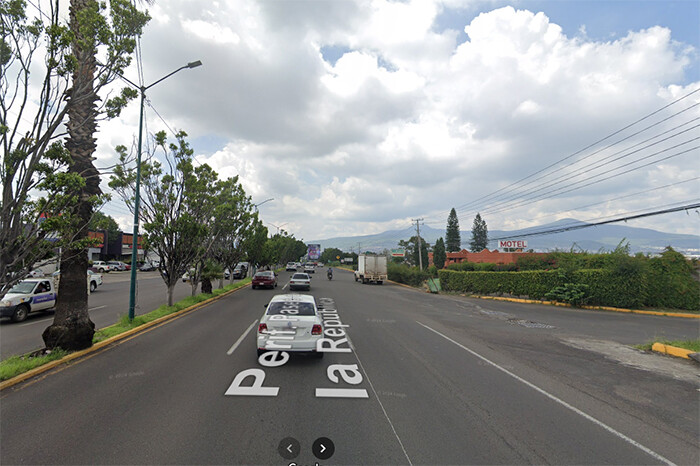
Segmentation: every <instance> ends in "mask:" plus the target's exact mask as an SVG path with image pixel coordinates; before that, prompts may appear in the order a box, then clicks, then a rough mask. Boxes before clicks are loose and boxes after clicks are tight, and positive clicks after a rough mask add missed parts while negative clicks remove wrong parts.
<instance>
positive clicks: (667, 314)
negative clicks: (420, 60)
mask: <svg viewBox="0 0 700 466" xmlns="http://www.w3.org/2000/svg"><path fill="white" fill-rule="evenodd" d="M462 296H467V297H469V298H479V299H491V300H494V301H508V302H511V303H525V304H545V305H549V306H559V307H574V306H572V305H571V304H567V303H560V302H557V301H537V300H535V299H521V298H503V297H500V296H479V295H462ZM580 309H590V310H594V311H612V312H626V313H628V314H645V315H652V316H664V317H682V318H685V319H700V314H690V313H685V312H662V311H642V310H639V309H624V308H620V307H609V306H581V307H580Z"/></svg>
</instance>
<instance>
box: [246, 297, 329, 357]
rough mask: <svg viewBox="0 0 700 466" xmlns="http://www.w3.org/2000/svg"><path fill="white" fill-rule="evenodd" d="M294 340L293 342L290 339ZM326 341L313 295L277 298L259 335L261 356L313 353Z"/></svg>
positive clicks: (265, 317)
mask: <svg viewBox="0 0 700 466" xmlns="http://www.w3.org/2000/svg"><path fill="white" fill-rule="evenodd" d="M290 337H291V338H290ZM321 338H323V321H322V319H321V316H320V315H319V313H318V307H317V306H316V301H315V300H314V297H313V296H311V295H304V294H282V295H277V296H275V297H273V298H272V299H271V300H270V303H269V304H268V305H267V306H266V308H265V313H264V314H263V316H262V317H261V318H260V323H259V324H258V334H257V349H258V356H259V355H261V354H263V353H264V352H265V351H268V350H277V351H279V350H280V349H281V348H284V351H292V352H307V353H312V354H314V355H315V356H316V357H318V358H322V357H323V352H322V351H316V342H317V341H318V340H319V339H321Z"/></svg>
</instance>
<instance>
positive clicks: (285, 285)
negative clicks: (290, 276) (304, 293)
mask: <svg viewBox="0 0 700 466" xmlns="http://www.w3.org/2000/svg"><path fill="white" fill-rule="evenodd" d="M287 285H289V282H287V283H285V284H284V286H283V287H282V289H283V290H284V289H285V288H287Z"/></svg>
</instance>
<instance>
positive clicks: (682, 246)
mask: <svg viewBox="0 0 700 466" xmlns="http://www.w3.org/2000/svg"><path fill="white" fill-rule="evenodd" d="M582 224H585V222H581V221H579V220H575V219H571V218H568V219H562V220H558V221H556V222H552V223H548V224H546V225H540V226H537V227H531V228H524V229H521V230H513V231H505V230H492V231H489V245H488V248H489V249H496V248H497V247H498V242H497V241H495V239H496V238H504V237H508V239H518V240H520V239H522V240H526V241H527V249H534V250H535V251H538V252H546V251H552V250H555V249H559V250H562V249H563V250H570V249H572V248H573V249H575V250H577V251H579V250H584V251H589V252H598V251H601V250H603V251H610V250H613V249H615V247H616V246H617V245H618V244H620V242H621V241H623V240H624V241H625V242H629V245H630V250H631V251H632V252H644V253H658V252H661V251H663V249H664V248H665V247H666V246H671V247H673V248H674V249H676V250H677V251H680V252H683V253H685V254H691V255H698V254H700V236H698V235H682V234H675V233H664V232H661V231H657V230H652V229H649V228H635V227H629V226H626V225H614V224H609V225H598V226H591V227H587V228H582V229H576V230H571V231H564V232H561V233H554V234H547V235H537V236H529V237H524V238H518V237H517V236H518V235H523V234H527V233H531V232H534V231H542V230H549V229H556V228H564V227H569V226H571V225H582ZM460 233H461V239H462V248H463V249H469V241H470V239H471V230H469V231H461V232H460ZM415 234H416V230H415V228H414V229H405V230H388V231H385V232H383V233H377V234H374V235H363V236H345V237H336V238H328V239H322V240H314V241H308V243H310V244H320V245H321V248H323V249H325V248H338V249H340V250H342V251H355V252H357V251H358V248H359V250H361V251H363V252H364V251H372V252H381V251H383V250H384V249H392V248H396V247H398V243H399V241H400V240H408V239H410V238H411V237H412V236H415ZM440 237H442V238H444V237H445V230H441V229H438V228H431V227H429V226H427V225H425V226H421V238H422V239H423V240H424V241H427V242H428V243H429V244H430V245H433V244H435V241H436V240H437V239H438V238H440ZM492 238H493V240H492Z"/></svg>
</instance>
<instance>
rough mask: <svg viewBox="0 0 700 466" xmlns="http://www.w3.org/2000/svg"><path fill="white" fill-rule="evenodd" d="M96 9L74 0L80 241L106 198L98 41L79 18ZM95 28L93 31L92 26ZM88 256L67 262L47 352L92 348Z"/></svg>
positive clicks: (70, 256)
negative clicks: (98, 160) (100, 164)
mask: <svg viewBox="0 0 700 466" xmlns="http://www.w3.org/2000/svg"><path fill="white" fill-rule="evenodd" d="M87 9H95V11H97V2H95V1H94V0H71V2H70V28H71V31H73V33H74V34H75V42H74V43H73V45H72V47H73V53H74V55H75V57H76V61H77V67H76V69H75V71H74V72H73V87H72V88H71V89H70V90H69V91H68V92H69V100H68V104H67V105H68V112H67V113H68V123H67V125H66V127H67V130H68V137H67V139H66V148H67V149H68V151H69V153H70V156H71V159H72V161H71V164H70V166H69V169H68V171H69V172H70V173H77V174H80V175H81V176H82V177H83V178H84V179H85V186H84V187H82V188H81V189H80V190H79V192H78V193H77V195H78V206H77V210H76V212H75V213H76V216H77V221H76V223H75V231H74V235H75V239H76V240H79V239H83V238H87V233H88V230H87V224H88V222H89V221H90V218H91V217H92V213H93V206H92V203H91V202H90V199H91V198H92V197H93V196H96V195H99V194H101V191H100V177H99V173H98V171H97V169H96V168H95V166H94V165H93V163H92V155H93V154H94V152H95V148H96V144H95V138H94V134H95V132H96V130H97V121H96V118H97V109H96V104H95V102H96V101H97V100H98V97H97V93H96V92H95V89H94V80H95V68H96V61H95V49H94V46H90V45H88V44H91V43H93V41H92V40H90V39H89V38H88V40H83V39H85V38H84V37H82V35H81V32H80V30H81V28H80V27H79V26H80V25H79V21H78V19H77V16H78V14H79V13H80V12H81V11H84V10H87ZM88 29H89V28H88ZM87 268H88V257H87V251H86V250H85V249H84V248H78V249H73V250H70V251H67V253H66V254H65V255H64V258H63V261H62V263H61V278H60V284H59V289H60V294H59V296H58V301H57V304H56V314H55V317H54V322H53V324H52V325H51V326H49V327H48V328H47V329H46V330H44V333H43V334H42V337H43V339H44V343H45V344H46V347H47V348H56V347H60V348H63V349H66V350H80V349H84V348H88V347H90V346H92V337H93V335H94V333H95V324H94V323H93V322H92V321H91V320H90V316H89V314H88V293H87V287H86V285H85V284H86V282H87Z"/></svg>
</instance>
